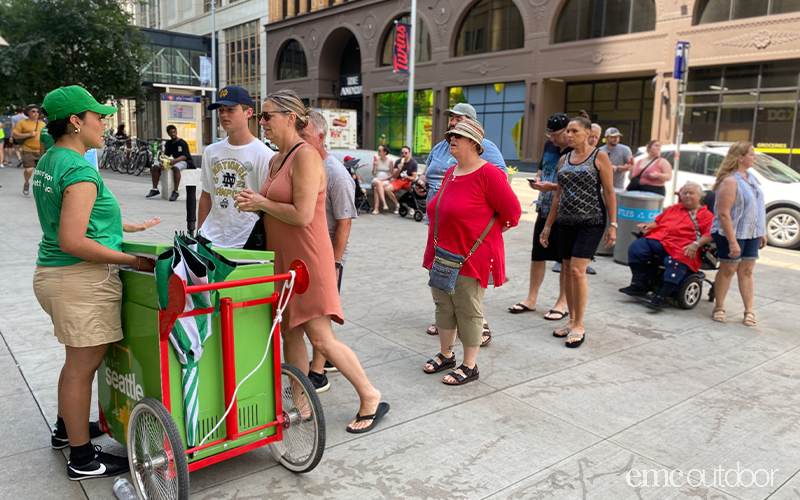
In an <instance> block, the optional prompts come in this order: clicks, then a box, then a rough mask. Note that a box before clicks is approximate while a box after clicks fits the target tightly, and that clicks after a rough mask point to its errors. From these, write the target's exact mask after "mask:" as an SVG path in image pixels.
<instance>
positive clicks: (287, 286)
mask: <svg viewBox="0 0 800 500" xmlns="http://www.w3.org/2000/svg"><path fill="white" fill-rule="evenodd" d="M289 274H291V275H292V278H291V279H290V280H289V281H288V282H286V281H284V282H283V289H282V290H281V295H280V297H278V307H277V309H276V311H277V314H275V319H274V320H273V321H272V328H271V329H270V331H269V337H268V338H267V348H266V349H265V350H264V357H262V358H261V361H260V362H259V363H258V366H256V367H255V368H254V369H253V371H251V372H250V373H248V374H247V376H246V377H245V378H243V379H242V381H241V382H239V385H237V386H236V390H235V391H233V397H232V398H231V404H230V405H228V409H227V410H225V413H224V414H223V415H222V417H221V418H220V419H219V422H217V425H215V426H214V428H213V429H211V432H209V433H208V434H206V437H204V438H203V440H202V441H200V444H199V445H198V446H202V445H203V443H205V442H206V440H207V439H208V438H209V437H210V436H211V435H212V434H214V433H215V432H216V431H217V429H218V428H219V426H220V425H222V423H223V422H224V421H225V417H227V416H228V413H230V411H231V409H233V403H234V402H235V401H236V394H237V393H238V392H239V388H240V387H241V386H242V384H244V383H245V381H247V379H249V378H250V376H251V375H252V374H254V373H255V372H257V371H258V369H259V368H261V365H263V364H264V361H266V359H267V354H268V353H269V346H270V345H271V344H272V335H273V333H274V332H275V327H276V326H277V325H278V324H279V323H280V322H281V321H282V320H283V311H284V309H286V306H287V305H288V304H289V298H290V297H291V296H292V290H293V289H294V279H295V277H296V276H297V272H296V271H289ZM287 290H288V291H289V293H288V294H287V293H286V291H287ZM284 296H285V297H286V301H285V302H284V300H283V298H284Z"/></svg>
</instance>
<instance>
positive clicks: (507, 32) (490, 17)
mask: <svg viewBox="0 0 800 500" xmlns="http://www.w3.org/2000/svg"><path fill="white" fill-rule="evenodd" d="M524 44H525V35H524V26H523V24H522V16H520V14H519V9H517V6H516V5H514V2H513V1H512V0H479V1H478V2H476V3H475V5H473V6H472V8H471V9H470V10H469V12H467V15H466V17H464V20H463V21H462V22H461V27H460V28H459V30H458V39H457V42H456V56H457V57H458V56H468V55H472V54H485V53H487V52H498V51H501V50H511V49H519V48H522V47H523V45H524Z"/></svg>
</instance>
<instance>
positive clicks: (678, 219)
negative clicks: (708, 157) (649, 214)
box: [619, 182, 714, 309]
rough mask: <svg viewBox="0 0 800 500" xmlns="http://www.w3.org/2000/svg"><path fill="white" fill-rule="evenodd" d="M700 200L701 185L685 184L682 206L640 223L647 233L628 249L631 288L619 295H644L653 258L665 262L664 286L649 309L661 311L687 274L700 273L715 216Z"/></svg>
mask: <svg viewBox="0 0 800 500" xmlns="http://www.w3.org/2000/svg"><path fill="white" fill-rule="evenodd" d="M702 199H703V189H702V188H701V187H700V185H699V184H697V183H695V182H688V183H686V185H685V186H683V188H682V189H681V203H676V204H675V205H672V206H671V207H669V208H668V209H666V210H665V211H664V212H662V213H661V214H660V215H659V216H658V217H656V220H654V221H653V222H651V223H649V224H639V229H641V230H643V231H647V233H645V235H644V238H639V239H638V240H636V241H634V242H633V243H631V246H630V247H629V248H628V265H629V266H630V268H631V274H633V278H632V279H631V284H630V286H627V287H625V288H620V290H619V291H620V292H622V293H626V294H628V295H632V296H644V295H645V294H647V292H648V288H647V286H646V283H647V281H648V279H649V276H648V270H649V267H648V265H647V264H648V262H650V260H651V259H652V258H653V257H657V258H660V259H664V267H665V268H666V270H665V271H664V286H663V287H662V288H661V290H660V291H659V292H658V294H656V295H655V296H654V297H653V298H652V299H651V300H650V303H649V304H648V305H647V306H648V307H650V308H652V309H662V308H663V307H664V306H665V305H666V300H667V298H668V297H669V295H670V294H671V293H672V292H673V290H675V288H677V287H678V285H680V284H681V281H682V280H683V278H684V276H686V273H688V272H689V271H691V272H693V273H696V272H697V271H698V270H700V264H701V258H700V252H698V250H699V249H700V248H701V247H703V245H705V244H706V243H709V242H711V233H710V231H711V224H712V223H713V222H714V215H713V214H712V213H711V212H710V211H709V210H708V209H707V208H706V207H704V206H702V205H701V203H700V202H701V201H702Z"/></svg>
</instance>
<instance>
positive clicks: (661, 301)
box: [647, 295, 667, 311]
mask: <svg viewBox="0 0 800 500" xmlns="http://www.w3.org/2000/svg"><path fill="white" fill-rule="evenodd" d="M666 306H667V299H666V297H662V296H661V295H656V296H655V297H653V298H652V299H650V302H648V303H647V307H649V308H650V309H655V310H656V311H660V310H661V309H664V307H666Z"/></svg>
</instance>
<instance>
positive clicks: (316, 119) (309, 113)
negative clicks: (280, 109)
mask: <svg viewBox="0 0 800 500" xmlns="http://www.w3.org/2000/svg"><path fill="white" fill-rule="evenodd" d="M306 118H307V119H308V126H310V127H314V131H315V132H316V133H317V134H323V135H324V136H325V137H327V136H328V122H326V121H325V117H324V116H322V114H321V113H319V112H318V111H314V110H313V109H306Z"/></svg>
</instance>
